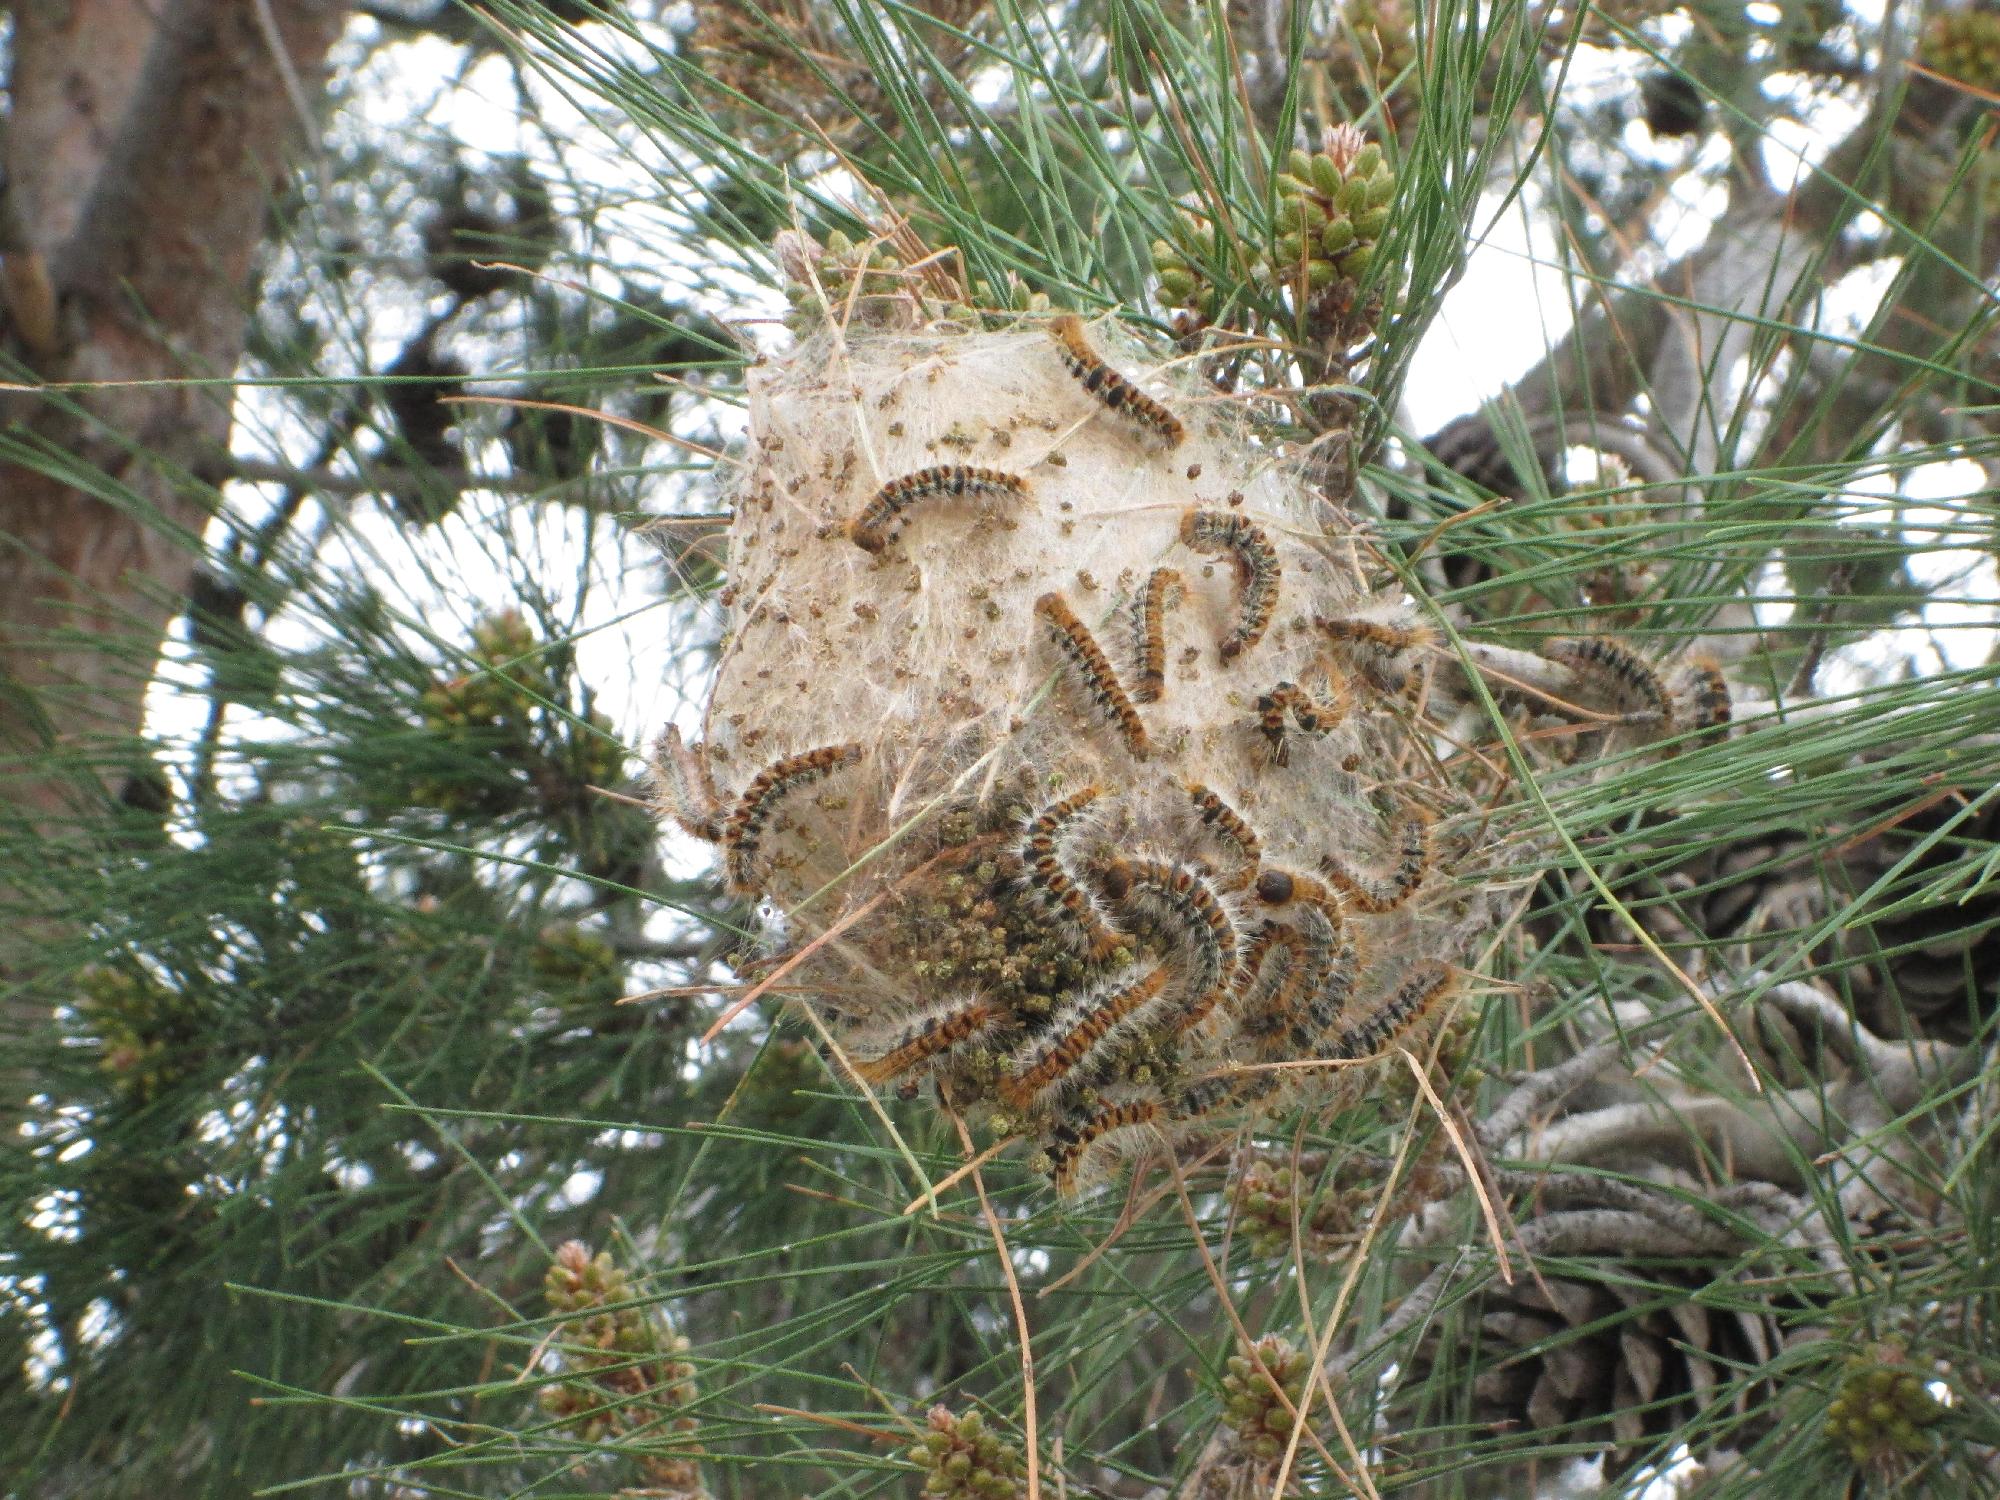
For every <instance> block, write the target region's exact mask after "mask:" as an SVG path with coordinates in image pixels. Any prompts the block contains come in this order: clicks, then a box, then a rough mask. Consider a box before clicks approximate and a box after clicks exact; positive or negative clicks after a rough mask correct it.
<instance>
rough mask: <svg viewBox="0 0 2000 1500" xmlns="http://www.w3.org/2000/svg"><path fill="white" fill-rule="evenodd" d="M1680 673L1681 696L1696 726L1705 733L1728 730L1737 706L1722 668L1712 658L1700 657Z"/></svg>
mask: <svg viewBox="0 0 2000 1500" xmlns="http://www.w3.org/2000/svg"><path fill="white" fill-rule="evenodd" d="M1680 675H1681V683H1680V686H1681V696H1682V697H1683V698H1684V699H1685V700H1686V702H1687V705H1688V718H1689V719H1690V721H1692V725H1693V727H1694V728H1695V729H1697V730H1700V731H1703V732H1708V731H1712V730H1717V729H1727V728H1728V727H1729V720H1730V717H1731V715H1732V713H1733V711H1734V708H1735V705H1734V703H1733V702H1732V701H1731V699H1730V695H1729V679H1728V678H1726V677H1724V676H1723V675H1722V668H1721V667H1720V666H1719V665H1717V664H1716V662H1715V661H1714V659H1713V658H1711V657H1706V656H1697V657H1695V658H1693V659H1692V660H1690V661H1689V662H1688V663H1687V664H1686V665H1685V666H1684V667H1682V668H1681V674H1680Z"/></svg>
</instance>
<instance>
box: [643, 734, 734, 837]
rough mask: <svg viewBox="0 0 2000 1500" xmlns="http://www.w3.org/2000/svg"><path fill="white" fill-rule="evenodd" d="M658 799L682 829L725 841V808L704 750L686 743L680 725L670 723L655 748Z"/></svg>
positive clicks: (691, 833)
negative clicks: (723, 823)
mask: <svg viewBox="0 0 2000 1500" xmlns="http://www.w3.org/2000/svg"><path fill="white" fill-rule="evenodd" d="M653 775H654V777H655V780H656V783H657V787H658V791H657V794H656V797H655V800H656V801H657V802H658V803H659V804H660V805H661V806H663V807H664V808H665V809H666V812H667V815H668V816H669V817H671V818H672V819H673V820H674V822H675V823H677V824H679V825H680V828H681V831H682V832H684V833H686V834H689V835H690V836H692V837H694V838H698V839H700V840H702V841H703V842H704V843H709V844H719V843H721V842H722V809H721V807H720V806H719V805H718V803H717V802H716V797H715V786H714V784H713V783H712V782H711V781H710V780H709V778H708V764H707V762H706V761H705V760H703V759H702V756H701V752H700V751H699V750H698V749H695V748H692V747H690V746H688V745H686V744H684V743H683V742H682V740H681V731H680V726H679V725H676V724H669V725H668V726H667V727H666V729H665V730H664V731H663V732H662V733H661V735H660V738H659V741H658V743H657V744H655V746H654V748H653Z"/></svg>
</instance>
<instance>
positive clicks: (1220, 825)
mask: <svg viewBox="0 0 2000 1500" xmlns="http://www.w3.org/2000/svg"><path fill="white" fill-rule="evenodd" d="M1182 785H1183V786H1184V787H1185V788H1186V790H1187V794H1188V798H1189V800H1190V801H1192V802H1193V803H1194V810H1195V812H1196V813H1198V814H1199V815H1200V817H1201V824H1202V827H1204V828H1206V829H1208V830H1209V831H1210V832H1212V833H1214V834H1215V835H1216V836H1217V837H1218V838H1220V839H1223V840H1226V841H1227V842H1228V843H1230V844H1231V845H1233V846H1234V847H1235V849H1236V851H1237V853H1238V854H1240V855H1242V857H1243V865H1244V873H1243V877H1242V879H1241V880H1239V881H1237V882H1236V883H1235V884H1236V888H1239V889H1240V888H1241V887H1242V886H1243V885H1246V884H1248V883H1249V880H1250V877H1251V876H1252V874H1254V873H1255V871H1256V869H1257V862H1258V860H1260V859H1261V858H1263V853H1264V843H1263V840H1261V839H1259V838H1258V837H1257V830H1256V829H1254V828H1252V827H1251V826H1250V825H1249V824H1248V823H1246V822H1244V821H1243V815H1242V814H1241V813H1239V812H1237V810H1236V809H1235V808H1233V807H1231V806H1230V805H1229V804H1228V803H1227V802H1224V801H1223V800H1222V798H1221V796H1220V795H1219V794H1218V793H1216V792H1213V791H1210V790H1209V789H1208V788H1207V787H1205V786H1203V785H1202V784H1201V783H1200V782H1199V781H1188V782H1183V783H1182Z"/></svg>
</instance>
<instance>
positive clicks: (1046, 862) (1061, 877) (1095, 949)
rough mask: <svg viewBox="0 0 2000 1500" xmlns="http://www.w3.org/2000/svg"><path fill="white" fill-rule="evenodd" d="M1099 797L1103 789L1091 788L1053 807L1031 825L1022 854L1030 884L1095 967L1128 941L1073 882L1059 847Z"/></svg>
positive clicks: (1042, 813) (1022, 847)
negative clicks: (1071, 824) (1064, 921)
mask: <svg viewBox="0 0 2000 1500" xmlns="http://www.w3.org/2000/svg"><path fill="white" fill-rule="evenodd" d="M1099 795H1100V789H1099V788H1097V787H1094V786H1091V787H1085V788H1084V789H1083V790H1082V791H1080V792H1077V793H1075V794H1074V795H1072V796H1069V797H1065V798H1063V799H1062V800H1061V801H1060V802H1054V803H1051V804H1050V805H1049V806H1048V807H1046V808H1044V809H1043V810H1042V812H1041V813H1040V815H1039V816H1037V817H1036V818H1035V820H1034V821H1033V822H1032V823H1030V824H1029V825H1028V835H1027V837H1026V838H1025V839H1023V840H1022V842H1021V850H1020V854H1021V863H1022V864H1024V865H1025V866H1027V879H1028V884H1029V885H1031V886H1032V887H1033V888H1034V889H1035V890H1036V891H1037V892H1038V893H1039V894H1040V895H1041V897H1042V899H1043V900H1044V901H1045V902H1047V903H1048V905H1049V906H1050V907H1051V908H1052V909H1053V910H1055V911H1057V912H1060V913H1061V914H1062V915H1063V916H1065V917H1066V918H1068V926H1069V928H1070V931H1071V933H1072V935H1074V936H1075V937H1077V938H1078V939H1079V940H1080V941H1081V944H1082V947H1083V951H1084V955H1085V957H1087V958H1088V959H1090V961H1091V962H1092V963H1103V962H1105V961H1106V960H1108V959H1109V958H1111V956H1112V955H1113V954H1115V953H1116V952H1117V951H1118V948H1119V946H1120V945H1121V944H1122V943H1123V942H1124V941H1125V939H1124V938H1122V937H1121V936H1120V935H1119V934H1118V933H1117V932H1116V931H1115V930H1114V929H1113V928H1112V927H1111V925H1110V924H1109V923H1107V922H1106V921H1105V920H1104V918H1103V916H1102V915H1101V914H1100V913H1099V912H1098V909H1097V903H1096V902H1095V901H1093V900H1092V899H1091V896H1090V894H1089V893H1088V892H1087V891H1085V890H1084V889H1083V888H1082V887H1080V886H1079V885H1077V883H1076V882H1075V881H1074V880H1072V879H1070V877H1069V872H1068V871H1067V870H1065V869H1064V868H1063V864H1062V854H1061V851H1060V849H1059V848H1058V847H1057V844H1058V840H1059V839H1060V838H1061V836H1062V830H1063V828H1064V826H1065V825H1066V824H1068V823H1069V822H1070V821H1071V820H1072V819H1074V818H1075V817H1077V815H1078V814H1080V813H1081V812H1082V811H1083V810H1084V809H1085V808H1086V807H1088V806H1089V805H1090V804H1091V803H1092V802H1095V801H1096V800H1097V798H1098V796H1099Z"/></svg>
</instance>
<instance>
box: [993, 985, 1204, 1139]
mask: <svg viewBox="0 0 2000 1500" xmlns="http://www.w3.org/2000/svg"><path fill="white" fill-rule="evenodd" d="M1166 984H1167V971H1166V967H1165V966H1164V965H1159V966H1156V967H1154V968H1153V969H1152V970H1150V971H1149V972H1148V973H1146V974H1144V975H1143V976H1141V977H1140V978H1138V979H1135V980H1133V981H1132V982H1131V983H1130V984H1123V985H1118V986H1115V987H1113V988H1110V989H1106V990H1102V991H1101V992H1099V993H1096V994H1091V995H1086V996H1084V997H1083V998H1082V999H1080V1000H1079V1001H1077V1002H1076V1003H1075V1004H1073V1005H1069V1006H1065V1007H1064V1009H1063V1011H1062V1012H1061V1014H1060V1015H1059V1016H1058V1018H1057V1020H1056V1022H1055V1023H1054V1024H1053V1025H1052V1026H1051V1027H1050V1028H1049V1029H1048V1030H1047V1031H1045V1032H1043V1033H1042V1035H1040V1036H1038V1037H1037V1038H1035V1040H1034V1042H1033V1043H1032V1044H1031V1045H1029V1046H1028V1047H1026V1048H1024V1049H1023V1050H1022V1052H1021V1054H1020V1055H1019V1056H1018V1057H1017V1059H1016V1061H1015V1066H1014V1068H1013V1069H1012V1070H1011V1071H1010V1074H1009V1076H1008V1077H1006V1078H1003V1079H1002V1080H1001V1081H1000V1090H999V1091H1000V1097H1001V1098H1002V1099H1004V1100H1005V1101H1006V1102H1007V1103H1008V1104H1011V1105H1012V1106H1014V1108H1016V1109H1026V1108H1027V1107H1028V1106H1029V1105H1030V1104H1032V1103H1033V1102H1034V1101H1035V1100H1036V1099H1037V1098H1039V1097H1040V1096H1041V1095H1043V1094H1045V1093H1047V1092H1048V1091H1049V1090H1051V1089H1053V1088H1056V1087H1058V1086H1060V1085H1061V1084H1062V1083H1063V1082H1064V1081H1065V1080H1067V1079H1068V1078H1069V1077H1071V1076H1072V1075H1073V1074H1074V1073H1075V1071H1076V1070H1077V1069H1078V1068H1080V1067H1081V1066H1083V1064H1084V1063H1085V1061H1087V1060H1088V1059H1089V1057H1090V1055H1091V1054H1092V1053H1093V1052H1095V1051H1096V1050H1097V1049H1098V1047H1099V1046H1100V1045H1101V1044H1102V1043H1103V1042H1104V1041H1105V1040H1106V1039H1108V1038H1109V1037H1110V1036H1111V1034H1112V1032H1113V1031H1114V1030H1115V1029H1116V1028H1117V1026H1118V1024H1119V1023H1120V1022H1121V1021H1123V1020H1125V1018H1126V1017H1128V1016H1130V1015H1132V1014H1133V1013H1134V1012H1135V1011H1137V1010H1139V1009H1140V1008H1141V1007H1143V1006H1145V1005H1148V1004H1150V1003H1151V1002H1152V1001H1153V1000H1154V999H1155V998H1157V997H1158V995H1159V993H1160V991H1161V990H1163V989H1165V988H1166Z"/></svg>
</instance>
